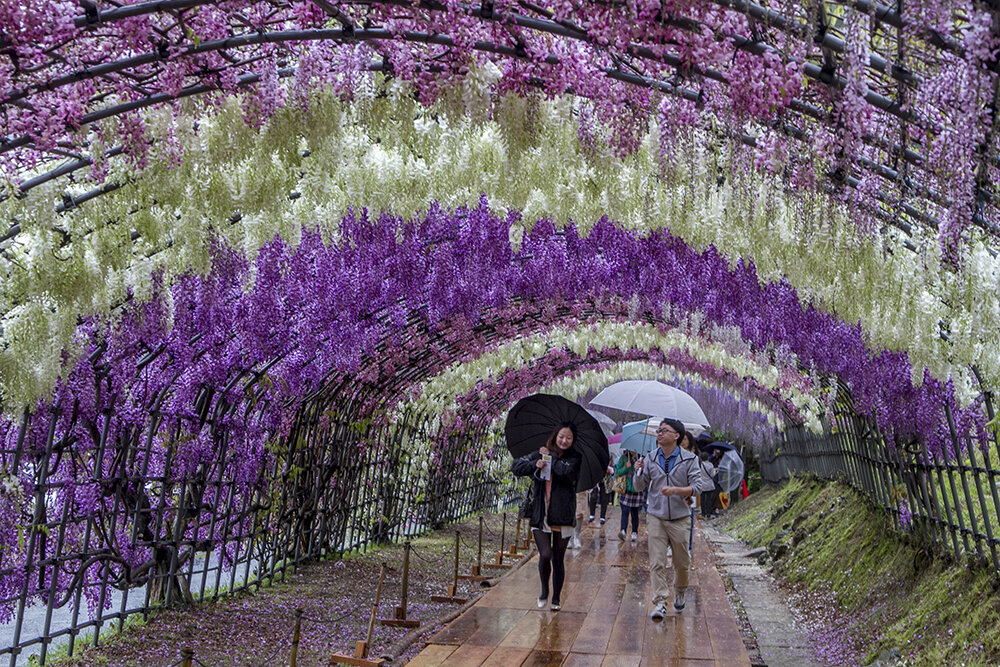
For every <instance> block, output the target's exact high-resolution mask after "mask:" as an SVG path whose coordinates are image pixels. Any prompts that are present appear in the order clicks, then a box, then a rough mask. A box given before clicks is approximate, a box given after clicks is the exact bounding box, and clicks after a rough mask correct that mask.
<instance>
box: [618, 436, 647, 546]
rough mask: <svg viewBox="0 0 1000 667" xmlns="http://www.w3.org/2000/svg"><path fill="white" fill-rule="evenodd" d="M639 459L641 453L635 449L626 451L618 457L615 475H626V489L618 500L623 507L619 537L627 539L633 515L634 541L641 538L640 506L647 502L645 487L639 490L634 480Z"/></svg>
mask: <svg viewBox="0 0 1000 667" xmlns="http://www.w3.org/2000/svg"><path fill="white" fill-rule="evenodd" d="M638 460H639V455H638V454H636V453H635V452H633V451H628V450H626V451H624V452H622V455H621V456H620V457H618V463H616V464H615V476H616V477H624V479H625V491H624V493H620V494H619V495H618V498H619V500H618V502H619V504H621V508H622V523H621V530H619V531H618V539H619V540H623V541H624V540H625V536H626V534H627V531H628V520H629V517H632V541H633V542H635V541H636V540H637V539H639V508H640V507H642V506H643V504H644V503H645V502H646V492H645V489H644V490H642V491H639V490H637V489H636V488H635V484H634V483H633V480H634V478H635V472H636V470H635V465H636V462H637V461H638Z"/></svg>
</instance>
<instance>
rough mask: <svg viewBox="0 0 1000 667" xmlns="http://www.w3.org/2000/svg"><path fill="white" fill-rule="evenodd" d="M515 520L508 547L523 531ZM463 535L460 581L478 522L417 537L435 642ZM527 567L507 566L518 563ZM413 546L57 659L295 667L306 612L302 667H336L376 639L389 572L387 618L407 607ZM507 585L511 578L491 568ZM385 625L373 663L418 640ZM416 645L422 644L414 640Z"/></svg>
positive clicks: (468, 592) (420, 608)
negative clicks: (361, 643)
mask: <svg viewBox="0 0 1000 667" xmlns="http://www.w3.org/2000/svg"><path fill="white" fill-rule="evenodd" d="M513 516H514V515H513V514H510V515H508V524H507V537H506V542H507V544H508V546H509V543H510V541H511V533H512V531H513V528H514V518H513ZM483 517H484V525H485V529H484V538H483V562H484V563H487V562H491V561H492V560H493V557H494V555H495V553H496V550H497V548H498V547H499V544H500V536H501V524H502V521H503V520H502V516H501V515H499V514H484V515H483ZM456 530H458V531H460V534H461V541H460V545H461V546H460V557H459V560H460V564H459V573H460V574H467V573H469V572H470V571H471V566H472V565H474V564H475V563H476V558H477V545H478V533H479V519H478V516H475V517H470V518H468V519H466V520H465V521H463V522H462V523H459V524H450V525H448V526H446V527H444V528H442V529H441V530H438V531H435V532H433V533H430V534H427V535H424V536H420V537H417V538H414V539H413V541H412V545H413V548H412V551H411V554H412V555H411V557H410V571H409V594H408V602H407V618H408V619H412V620H417V621H420V622H421V624H424V625H423V626H422V628H421V630H425V632H424V634H425V636H426V637H429V636H431V635H432V634H433V633H434V632H436V631H437V630H438V629H439V627H440V626H439V625H438V624H437V623H435V620H436V619H441V618H443V617H444V616H446V615H448V614H449V612H452V611H454V610H455V609H457V608H458V607H459V605H457V604H453V603H444V602H433V601H431V599H430V596H431V595H444V594H445V593H446V588H447V586H448V585H449V584H451V583H452V580H453V576H454V553H455V552H454V549H455V531H456ZM516 560H517V559H511V558H507V559H506V561H505V562H507V563H513V562H516ZM402 563H403V546H402V545H398V544H397V545H386V546H384V547H381V548H379V549H377V550H374V549H373V550H370V551H368V552H366V553H363V554H349V555H348V556H346V557H344V558H342V559H337V560H325V561H320V562H314V563H309V564H306V565H304V566H301V567H300V568H299V569H298V570H297V571H296V572H294V573H292V572H291V571H289V573H288V574H287V575H286V577H285V580H284V581H280V580H279V581H277V582H275V583H274V584H273V585H271V586H264V587H262V588H260V589H259V590H257V591H256V592H253V593H240V594H237V595H234V596H232V597H226V598H220V599H219V600H218V601H217V602H214V603H204V604H196V605H194V606H191V607H174V608H170V609H163V610H160V611H158V612H156V613H155V614H153V615H152V616H151V617H150V620H149V622H148V623H145V624H133V625H132V627H128V628H127V629H126V631H125V632H124V633H123V634H121V635H116V636H112V637H110V638H109V640H108V642H107V643H105V644H103V645H102V646H100V647H98V648H96V649H93V648H87V649H85V650H83V651H82V652H81V651H80V650H79V649H77V650H76V651H74V656H73V657H72V658H63V659H61V660H53V661H52V662H49V664H54V665H59V666H60V667H65V666H70V665H72V666H73V667H77V666H80V667H82V666H84V665H87V666H90V665H107V666H109V667H112V666H119V665H120V666H122V667H125V666H129V667H133V666H135V665H142V666H143V667H168V666H172V665H177V664H180V660H181V658H182V653H181V652H182V649H185V648H188V649H191V650H192V651H193V652H194V661H193V664H194V665H198V664H203V665H206V666H208V667H217V666H219V667H221V666H229V665H232V666H236V665H239V666H240V667H257V666H260V667H263V666H265V665H287V664H289V659H290V656H291V649H292V635H293V630H294V627H295V617H296V610H297V609H301V610H302V611H303V614H302V622H301V636H300V641H299V648H298V665H321V664H322V665H327V664H329V661H330V657H331V656H332V655H333V654H335V653H341V654H347V655H352V654H353V653H354V648H355V642H356V641H358V640H363V639H365V638H366V636H367V633H368V626H369V622H370V620H371V612H372V607H373V603H374V599H375V592H376V587H377V584H378V579H379V572H380V570H381V567H382V565H383V564H385V565H386V566H387V570H386V575H385V581H384V584H383V591H382V601H381V603H380V604H379V608H378V614H377V617H378V618H392V617H393V616H394V610H395V607H396V606H397V605H399V604H400V593H401V589H402ZM483 571H484V573H485V574H491V575H496V576H500V575H501V574H502V573H503V572H505V571H506V570H495V569H487V568H484V569H483ZM483 590H484V588H483V587H482V584H480V583H477V582H467V581H461V580H460V581H459V583H458V595H459V596H461V597H465V598H469V599H471V598H473V597H476V596H478V595H480V594H481V593H482V591H483ZM411 632H413V630H411V629H407V628H395V627H389V626H385V625H382V624H380V623H378V622H376V623H375V625H374V628H373V636H372V641H371V654H372V655H374V656H376V657H377V656H380V655H382V654H383V653H384V652H385V651H386V650H387V649H389V648H390V647H392V646H393V645H394V644H396V645H398V643H399V640H400V639H401V638H402V637H403V636H404V635H407V634H408V633H411ZM411 636H412V635H411ZM421 648H422V644H421V642H420V641H419V639H418V640H416V641H414V643H413V644H411V645H410V646H409V648H408V650H405V651H404V652H402V653H401V654H400V655H399V657H398V658H397V659H396V660H394V661H393V664H405V663H406V661H407V660H408V659H409V658H410V657H412V656H413V655H416V653H418V652H419V651H420V649H421Z"/></svg>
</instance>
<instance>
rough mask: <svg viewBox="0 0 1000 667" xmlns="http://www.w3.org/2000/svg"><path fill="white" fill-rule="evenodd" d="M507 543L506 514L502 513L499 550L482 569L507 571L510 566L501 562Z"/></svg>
mask: <svg viewBox="0 0 1000 667" xmlns="http://www.w3.org/2000/svg"><path fill="white" fill-rule="evenodd" d="M506 542H507V513H506V512H504V513H503V523H502V524H501V526H500V550H499V551H497V554H496V557H495V558H494V559H493V562H492V563H487V564H486V565H484V566H483V567H491V568H499V569H502V570H509V569H510V568H511V566H510V565H509V564H507V563H504V562H503V557H504V555H505V554H504V552H503V548H504V545H505V544H506Z"/></svg>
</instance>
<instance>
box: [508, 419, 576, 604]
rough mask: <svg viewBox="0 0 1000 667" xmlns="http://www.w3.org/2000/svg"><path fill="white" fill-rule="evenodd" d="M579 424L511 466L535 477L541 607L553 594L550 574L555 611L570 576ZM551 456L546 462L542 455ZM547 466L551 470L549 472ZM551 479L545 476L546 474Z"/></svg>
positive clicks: (533, 510)
mask: <svg viewBox="0 0 1000 667" xmlns="http://www.w3.org/2000/svg"><path fill="white" fill-rule="evenodd" d="M575 438H576V428H575V427H574V426H573V425H572V424H568V423H567V424H563V425H561V426H560V427H559V428H558V429H557V430H556V431H555V432H554V433H553V434H552V435H551V436H549V439H548V441H547V442H546V443H545V446H544V447H541V448H539V450H538V451H537V452H532V453H531V454H528V455H527V456H522V457H521V458H519V459H514V462H513V463H511V466H510V469H511V472H513V473H514V474H515V475H517V476H518V477H528V476H530V477H531V484H532V488H531V491H532V500H531V504H530V511H531V514H530V518H529V520H528V523H529V525H530V526H531V533H532V535H533V536H534V538H535V546H537V547H538V577H539V579H541V582H542V592H541V595H539V596H538V607H539V608H542V607H544V606H545V603H546V602H547V601H548V598H549V576H550V575H551V577H552V591H551V592H552V605H551V607H550V609H551V610H552V611H559V609H560V608H561V602H560V595H561V594H562V588H563V582H564V581H565V579H566V565H565V558H566V547H567V546H568V545H569V541H570V536H571V535H572V533H573V515H574V512H575V510H576V480H577V478H578V477H579V475H580V465H581V464H582V462H583V457H582V456H580V453H579V452H577V451H576V450H574V449H573V441H574V440H575ZM547 456H551V457H552V460H551V461H550V462H546V460H545V459H543V458H542V457H547ZM546 468H549V474H548V475H545V474H544V472H545V470H546ZM546 476H547V477H548V479H545V477H546Z"/></svg>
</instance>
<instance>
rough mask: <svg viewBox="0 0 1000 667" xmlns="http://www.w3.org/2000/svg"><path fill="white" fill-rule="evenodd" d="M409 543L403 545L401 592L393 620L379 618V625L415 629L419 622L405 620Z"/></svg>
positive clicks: (408, 582)
mask: <svg viewBox="0 0 1000 667" xmlns="http://www.w3.org/2000/svg"><path fill="white" fill-rule="evenodd" d="M410 548H411V545H410V541H409V540H407V541H406V542H405V543H404V544H403V590H402V592H401V595H400V597H401V598H402V599H401V600H400V604H399V606H398V607H396V610H395V615H394V618H380V619H379V623H381V624H382V625H389V626H393V627H399V628H416V627H418V626H419V625H420V621H408V620H406V597H407V595H408V592H409V588H410Z"/></svg>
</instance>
